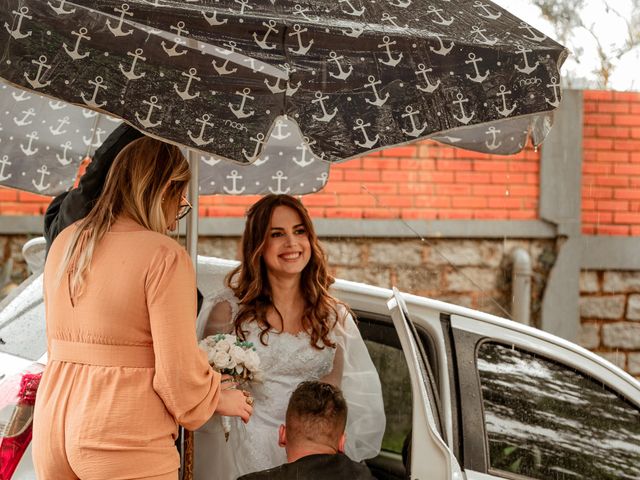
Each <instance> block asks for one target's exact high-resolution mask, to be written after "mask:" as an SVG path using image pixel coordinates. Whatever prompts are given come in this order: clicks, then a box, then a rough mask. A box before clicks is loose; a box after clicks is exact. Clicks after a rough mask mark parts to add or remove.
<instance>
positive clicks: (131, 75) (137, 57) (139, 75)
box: [118, 48, 147, 80]
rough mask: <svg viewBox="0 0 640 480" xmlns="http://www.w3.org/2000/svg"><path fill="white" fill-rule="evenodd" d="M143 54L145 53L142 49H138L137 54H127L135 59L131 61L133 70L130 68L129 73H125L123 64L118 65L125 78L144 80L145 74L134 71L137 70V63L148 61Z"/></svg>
mask: <svg viewBox="0 0 640 480" xmlns="http://www.w3.org/2000/svg"><path fill="white" fill-rule="evenodd" d="M143 53H144V51H143V50H142V49H141V48H136V51H135V52H127V55H128V56H130V57H133V60H132V61H131V68H129V70H127V71H125V69H124V66H123V65H122V64H121V63H120V64H118V66H119V67H120V71H121V72H122V74H123V75H124V76H125V77H127V78H128V79H129V80H137V79H139V78H142V77H144V76H145V75H146V73H145V72H142V73H135V72H134V70H135V68H136V63H137V62H138V60H142V61H143V62H146V61H147V58H146V57H143V56H142V54H143Z"/></svg>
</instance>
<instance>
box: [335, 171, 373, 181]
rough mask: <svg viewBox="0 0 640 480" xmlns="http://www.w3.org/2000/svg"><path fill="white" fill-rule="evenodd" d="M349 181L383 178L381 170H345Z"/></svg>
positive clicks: (346, 179) (346, 178)
mask: <svg viewBox="0 0 640 480" xmlns="http://www.w3.org/2000/svg"><path fill="white" fill-rule="evenodd" d="M344 179H345V181H347V182H378V181H380V180H381V178H380V171H379V170H345V171H344Z"/></svg>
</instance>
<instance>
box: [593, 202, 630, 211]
mask: <svg viewBox="0 0 640 480" xmlns="http://www.w3.org/2000/svg"><path fill="white" fill-rule="evenodd" d="M596 205H597V209H598V210H609V211H613V212H627V211H629V202H626V201H623V200H599V201H598V202H597V203H596Z"/></svg>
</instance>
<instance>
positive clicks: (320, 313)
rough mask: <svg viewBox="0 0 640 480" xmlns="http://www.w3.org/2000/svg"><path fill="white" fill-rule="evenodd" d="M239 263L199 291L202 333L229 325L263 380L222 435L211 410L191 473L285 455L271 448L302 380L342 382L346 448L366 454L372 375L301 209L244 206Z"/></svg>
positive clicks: (286, 200)
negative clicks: (256, 359)
mask: <svg viewBox="0 0 640 480" xmlns="http://www.w3.org/2000/svg"><path fill="white" fill-rule="evenodd" d="M242 258H243V261H242V263H241V264H240V265H239V266H238V267H237V268H235V269H234V270H233V271H232V272H231V273H230V274H229V275H228V277H227V279H226V284H227V286H226V287H224V288H217V289H216V288H215V287H213V288H212V289H213V291H206V290H207V287H208V285H204V290H205V291H204V292H203V293H204V294H205V297H206V299H205V302H206V303H205V305H204V307H203V309H202V312H201V314H200V319H199V322H198V325H200V326H201V331H200V332H199V333H200V334H201V335H203V336H207V335H212V334H215V333H221V332H224V333H229V332H233V333H235V334H236V335H239V336H240V337H244V338H245V339H246V340H248V341H250V342H253V344H254V346H255V348H256V350H257V353H258V355H259V356H260V361H261V369H262V371H263V377H264V378H263V381H262V382H260V383H253V384H252V385H250V387H249V390H250V391H251V394H252V396H253V397H254V399H255V403H254V411H253V416H252V418H251V421H250V422H249V423H248V424H247V425H246V426H245V425H244V424H242V423H240V422H236V423H232V429H231V433H230V437H229V441H228V442H225V440H224V434H223V432H222V428H221V426H220V425H221V424H220V420H219V418H218V417H213V418H212V419H211V420H210V421H209V422H208V423H207V425H205V427H203V428H202V429H200V430H199V431H197V432H196V434H195V478H196V479H199V480H204V479H207V480H208V479H221V480H233V479H236V478H237V477H238V476H240V475H244V474H246V473H251V472H255V471H259V470H264V469H267V468H271V467H274V466H277V465H281V464H283V463H285V462H286V461H287V459H286V455H285V451H284V449H283V448H281V447H279V446H278V427H279V426H280V424H282V423H284V419H285V412H286V407H287V403H288V401H289V396H290V395H291V393H292V392H293V390H295V388H296V387H297V385H298V384H299V383H300V382H302V381H305V380H323V381H326V382H329V383H333V384H334V385H337V386H339V387H341V388H342V390H343V391H344V395H345V398H346V400H347V404H348V408H349V413H348V419H347V430H346V432H347V445H346V454H347V455H348V456H349V457H350V458H352V459H353V460H357V461H360V460H363V459H366V458H371V457H374V456H376V455H377V454H378V452H379V450H380V444H381V442H382V436H383V434H384V429H385V416H384V408H383V403H382V391H381V387H380V380H379V378H378V374H377V372H376V370H375V367H374V365H373V363H372V361H371V358H370V357H369V354H368V352H367V349H366V346H365V344H364V342H363V340H362V337H361V336H360V333H359V331H358V328H357V327H356V324H355V322H354V320H353V317H352V316H351V312H350V309H349V308H348V307H347V306H346V305H345V304H343V303H342V302H340V301H338V300H337V299H335V298H334V297H332V296H331V294H330V293H329V291H328V288H329V286H330V285H331V283H333V278H332V277H331V276H330V275H329V273H328V271H327V262H326V259H325V256H324V252H323V250H322V247H321V246H320V244H319V242H318V238H317V236H316V234H315V231H314V228H313V224H312V223H311V219H310V218H309V215H308V213H307V211H306V209H305V207H304V206H303V205H302V203H300V202H299V201H298V200H297V199H295V198H294V197H291V196H288V195H268V196H266V197H264V198H262V199H261V200H259V201H258V202H257V203H255V204H254V205H253V206H252V207H251V208H250V209H249V211H248V214H247V222H246V226H245V231H244V235H243V238H242Z"/></svg>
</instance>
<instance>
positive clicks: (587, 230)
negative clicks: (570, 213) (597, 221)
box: [582, 225, 596, 235]
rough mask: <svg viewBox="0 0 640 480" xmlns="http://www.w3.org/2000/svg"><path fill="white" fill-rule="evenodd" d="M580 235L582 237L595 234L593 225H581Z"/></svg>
mask: <svg viewBox="0 0 640 480" xmlns="http://www.w3.org/2000/svg"><path fill="white" fill-rule="evenodd" d="M582 234H583V235H595V234H596V227H595V225H582Z"/></svg>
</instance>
